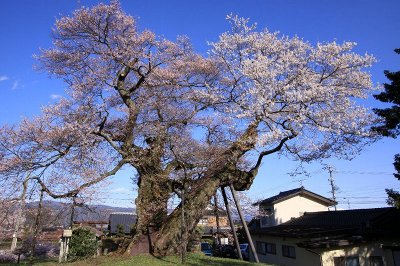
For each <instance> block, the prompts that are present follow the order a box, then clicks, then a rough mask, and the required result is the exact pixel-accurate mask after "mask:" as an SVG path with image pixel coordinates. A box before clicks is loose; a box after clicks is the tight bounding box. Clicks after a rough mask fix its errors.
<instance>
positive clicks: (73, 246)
mask: <svg viewBox="0 0 400 266" xmlns="http://www.w3.org/2000/svg"><path fill="white" fill-rule="evenodd" d="M69 246H70V248H69V253H68V261H75V260H78V259H83V258H87V257H91V256H93V255H95V253H96V250H97V240H96V235H95V234H94V233H93V232H92V231H90V230H89V229H86V228H78V229H75V230H74V231H72V237H71V241H70V243H69Z"/></svg>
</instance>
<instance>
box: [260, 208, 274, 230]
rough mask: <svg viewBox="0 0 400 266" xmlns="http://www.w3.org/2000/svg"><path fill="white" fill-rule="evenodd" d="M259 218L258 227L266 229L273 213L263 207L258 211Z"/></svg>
mask: <svg viewBox="0 0 400 266" xmlns="http://www.w3.org/2000/svg"><path fill="white" fill-rule="evenodd" d="M260 212H261V217H260V227H268V226H271V225H273V224H271V219H273V214H274V211H273V209H272V208H271V207H263V208H261V209H260Z"/></svg>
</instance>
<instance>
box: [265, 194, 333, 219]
mask: <svg viewBox="0 0 400 266" xmlns="http://www.w3.org/2000/svg"><path fill="white" fill-rule="evenodd" d="M263 207H264V208H265V206H260V208H263ZM272 208H273V210H274V211H273V213H272V214H271V215H270V217H269V225H268V226H275V225H278V224H281V223H284V222H287V221H289V220H290V219H292V218H297V217H300V216H302V215H303V214H304V212H320V211H328V210H329V209H328V207H327V206H325V205H323V204H321V203H319V202H317V201H315V200H312V199H310V198H308V197H304V196H301V195H297V196H294V197H292V198H289V199H286V200H284V201H281V202H278V203H276V204H275V205H273V206H272Z"/></svg>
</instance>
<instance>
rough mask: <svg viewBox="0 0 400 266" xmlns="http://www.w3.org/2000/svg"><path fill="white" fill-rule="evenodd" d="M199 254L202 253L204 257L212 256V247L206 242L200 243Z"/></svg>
mask: <svg viewBox="0 0 400 266" xmlns="http://www.w3.org/2000/svg"><path fill="white" fill-rule="evenodd" d="M201 252H203V253H204V255H206V256H212V255H213V250H212V246H211V245H210V244H209V243H207V242H201Z"/></svg>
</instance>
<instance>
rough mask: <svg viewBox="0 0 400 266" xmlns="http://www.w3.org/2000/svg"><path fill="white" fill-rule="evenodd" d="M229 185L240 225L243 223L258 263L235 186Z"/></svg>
mask: <svg viewBox="0 0 400 266" xmlns="http://www.w3.org/2000/svg"><path fill="white" fill-rule="evenodd" d="M229 187H230V189H231V192H232V196H233V200H234V201H235V204H236V208H237V210H238V213H239V216H240V220H241V221H242V225H243V228H244V231H245V232H246V236H247V240H248V242H249V245H250V248H251V252H253V255H254V259H255V261H256V262H257V263H259V262H260V261H259V260H258V255H257V252H256V249H255V248H254V244H253V240H252V238H251V235H250V232H249V228H247V223H246V220H245V219H244V217H243V213H242V208H241V206H240V202H239V201H238V199H237V197H236V191H235V188H234V187H233V185H232V184H230V186H229Z"/></svg>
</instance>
